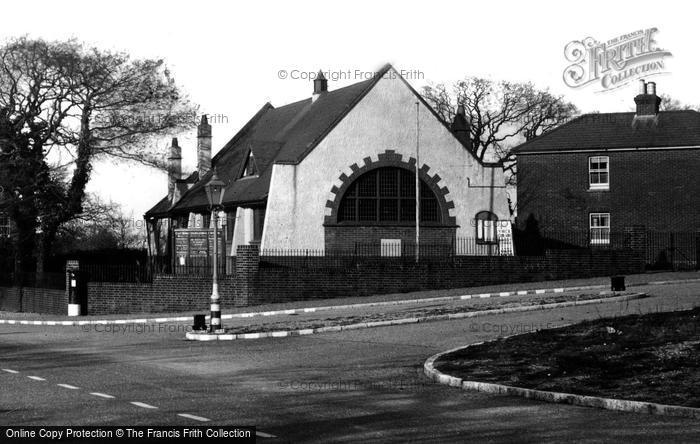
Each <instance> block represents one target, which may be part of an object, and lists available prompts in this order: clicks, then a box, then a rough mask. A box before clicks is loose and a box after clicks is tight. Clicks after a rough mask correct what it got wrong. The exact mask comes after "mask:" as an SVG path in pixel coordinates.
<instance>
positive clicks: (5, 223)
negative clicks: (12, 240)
mask: <svg viewBox="0 0 700 444" xmlns="http://www.w3.org/2000/svg"><path fill="white" fill-rule="evenodd" d="M0 237H10V218H9V217H8V216H7V214H3V213H0Z"/></svg>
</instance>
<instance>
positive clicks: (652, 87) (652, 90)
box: [647, 82, 656, 96]
mask: <svg viewBox="0 0 700 444" xmlns="http://www.w3.org/2000/svg"><path fill="white" fill-rule="evenodd" d="M647 94H651V95H652V96H655V95H656V82H649V83H647Z"/></svg>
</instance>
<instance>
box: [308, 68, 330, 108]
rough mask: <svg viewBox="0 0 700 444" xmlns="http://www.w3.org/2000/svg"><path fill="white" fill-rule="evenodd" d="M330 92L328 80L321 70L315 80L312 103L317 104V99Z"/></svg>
mask: <svg viewBox="0 0 700 444" xmlns="http://www.w3.org/2000/svg"><path fill="white" fill-rule="evenodd" d="M327 92H328V80H326V76H324V75H323V71H321V70H319V71H318V74H317V75H316V78H315V79H314V93H313V95H312V96H311V101H312V102H315V101H316V99H318V98H319V97H321V95H322V94H325V93H327Z"/></svg>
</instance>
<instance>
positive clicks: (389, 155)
mask: <svg viewBox="0 0 700 444" xmlns="http://www.w3.org/2000/svg"><path fill="white" fill-rule="evenodd" d="M378 157H379V159H378V160H376V161H374V160H372V158H371V157H365V158H364V159H363V162H364V164H363V165H362V166H358V165H357V164H356V163H353V164H352V165H350V169H351V170H352V174H350V176H348V175H347V174H345V173H343V174H341V175H340V178H339V179H340V182H341V186H340V188H338V187H337V186H335V185H334V186H333V188H331V194H332V195H333V198H332V199H329V200H328V201H327V202H326V208H330V209H331V214H330V215H328V216H326V217H325V221H324V224H326V225H332V224H337V223H338V208H339V207H340V201H341V200H342V198H343V196H344V195H345V191H347V189H348V188H349V187H350V185H351V184H352V183H353V182H355V180H357V179H358V178H359V177H360V176H362V175H363V174H365V173H367V172H369V171H372V170H374V169H377V168H382V167H398V168H403V169H406V170H409V171H412V172H413V171H415V168H416V159H415V158H414V157H410V158H409V159H408V162H405V161H403V156H402V155H401V154H397V153H396V151H394V150H386V151H385V152H384V153H381V154H379V156H378ZM428 171H430V167H429V166H428V165H425V164H423V166H422V167H421V168H420V171H419V172H418V175H419V177H420V179H421V180H422V181H423V182H425V184H426V185H427V186H428V188H430V190H431V191H432V192H433V194H435V197H436V198H437V201H438V205H439V206H440V212H441V219H442V222H441V223H440V225H443V226H456V225H457V221H456V219H455V218H454V216H450V213H449V210H450V209H452V208H454V207H455V204H454V202H452V200H450V198H449V193H450V190H449V189H448V188H447V187H446V186H445V187H440V185H439V183H440V180H441V177H440V176H439V175H438V174H434V175H430V174H429V173H428Z"/></svg>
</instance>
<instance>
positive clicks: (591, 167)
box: [588, 156, 610, 190]
mask: <svg viewBox="0 0 700 444" xmlns="http://www.w3.org/2000/svg"><path fill="white" fill-rule="evenodd" d="M588 186H589V189H591V190H608V189H610V159H609V158H608V156H592V157H589V158H588Z"/></svg>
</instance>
